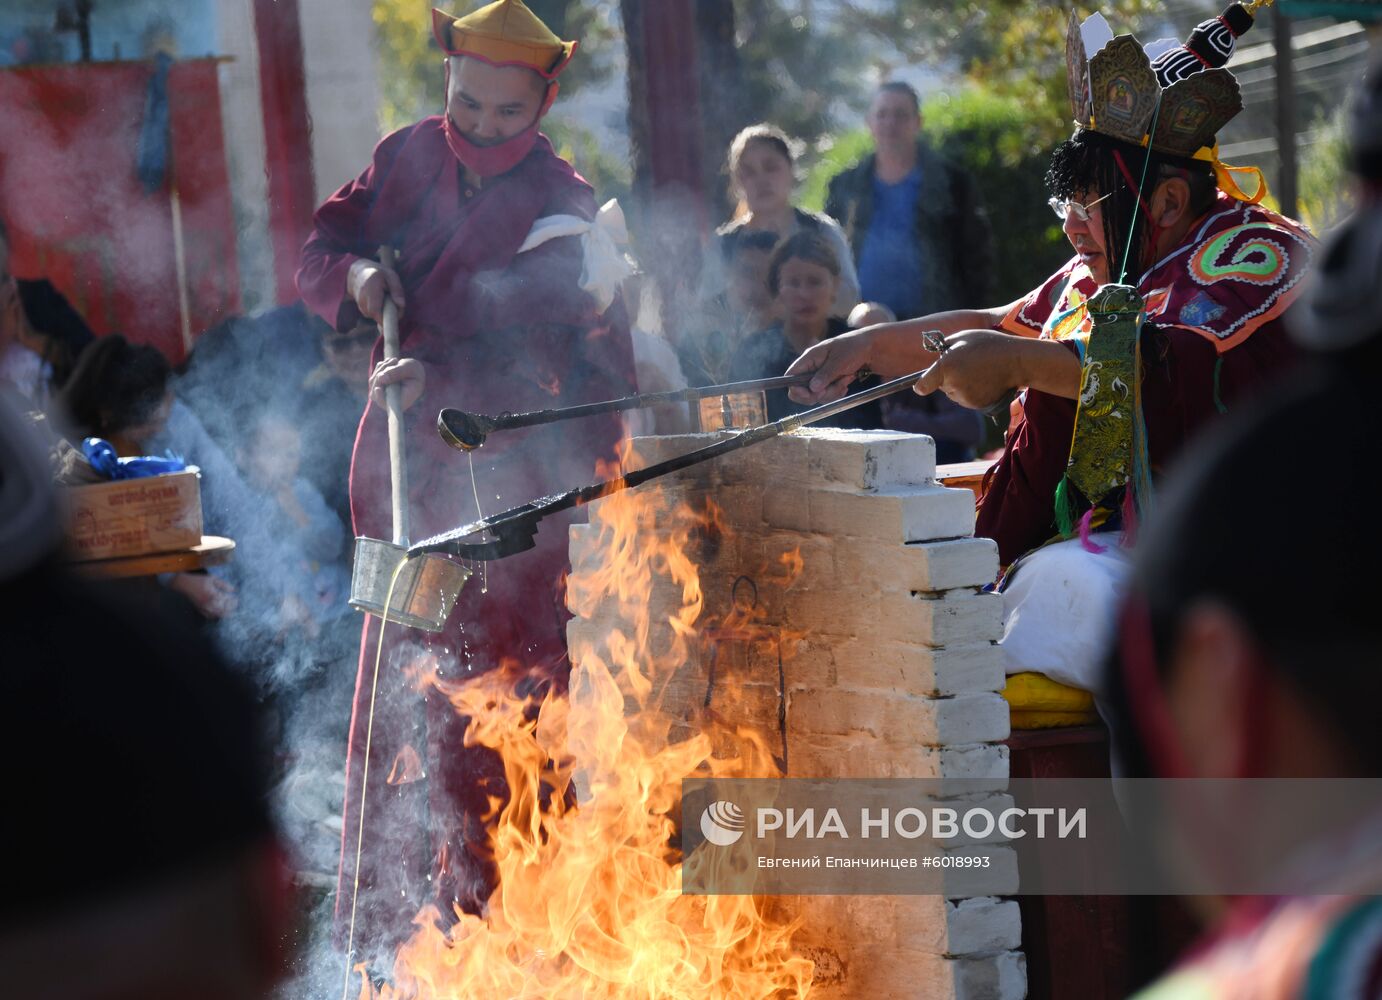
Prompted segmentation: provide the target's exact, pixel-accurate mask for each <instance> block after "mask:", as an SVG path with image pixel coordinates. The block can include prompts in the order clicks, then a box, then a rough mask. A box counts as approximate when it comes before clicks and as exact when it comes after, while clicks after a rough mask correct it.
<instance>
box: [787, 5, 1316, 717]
mask: <svg viewBox="0 0 1382 1000" xmlns="http://www.w3.org/2000/svg"><path fill="white" fill-rule="evenodd" d="M1252 23H1253V14H1252V12H1251V11H1250V10H1249V9H1248V8H1246V7H1244V6H1243V5H1241V4H1238V3H1234V4H1231V5H1230V6H1229V7H1228V8H1227V9H1226V10H1225V12H1224V14H1223V15H1222V16H1221V17H1219V18H1216V19H1213V20H1210V21H1206V22H1203V23H1202V24H1201V25H1199V26H1198V27H1197V28H1196V29H1195V31H1194V32H1193V33H1192V35H1191V37H1190V40H1189V41H1188V42H1187V44H1186V45H1175V44H1173V43H1169V40H1168V42H1167V43H1166V44H1161V45H1158V46H1157V51H1158V52H1159V53H1160V54H1159V55H1158V56H1157V58H1156V60H1155V61H1153V60H1152V58H1151V57H1150V56H1149V55H1148V54H1147V53H1146V52H1145V51H1144V50H1143V48H1142V46H1141V45H1140V43H1139V42H1138V41H1137V39H1136V38H1134V37H1133V36H1131V35H1120V36H1118V37H1117V38H1114V37H1113V33H1112V31H1111V30H1110V29H1109V27H1108V25H1107V23H1106V22H1105V21H1104V20H1103V18H1102V16H1100V15H1097V14H1096V15H1094V16H1093V17H1091V18H1089V19H1087V20H1086V21H1085V22H1084V24H1079V23H1078V22H1077V21H1076V20H1075V19H1074V18H1073V17H1072V18H1071V22H1070V38H1069V42H1068V44H1069V48H1070V51H1071V52H1072V53H1076V54H1077V57H1076V58H1073V59H1072V60H1071V62H1070V67H1071V75H1070V79H1069V86H1070V94H1071V104H1072V107H1073V108H1074V109H1075V111H1076V120H1077V126H1078V127H1077V128H1076V130H1075V133H1074V135H1073V136H1072V137H1071V138H1070V139H1068V140H1066V141H1065V142H1063V143H1061V144H1060V145H1059V146H1058V147H1057V148H1056V150H1055V152H1054V153H1053V155H1052V158H1051V166H1050V169H1049V171H1048V173H1047V181H1048V184H1049V186H1050V188H1051V193H1052V195H1053V198H1052V207H1053V208H1054V209H1055V211H1056V214H1057V215H1058V216H1059V217H1060V218H1061V219H1062V220H1063V222H1064V230H1065V234H1066V237H1067V238H1068V239H1069V240H1070V243H1071V245H1072V246H1073V247H1074V249H1075V252H1076V256H1075V257H1074V258H1072V259H1071V260H1070V261H1069V262H1068V263H1067V264H1066V265H1065V266H1064V267H1062V268H1061V269H1060V270H1059V271H1058V272H1056V273H1055V274H1054V275H1052V276H1051V278H1050V279H1049V280H1048V281H1047V282H1046V283H1045V284H1043V285H1042V286H1041V287H1040V288H1038V289H1035V290H1033V291H1032V292H1031V293H1030V294H1029V295H1027V296H1025V297H1024V298H1022V299H1019V300H1018V301H1017V302H1014V303H1012V304H1011V305H1008V306H1000V307H993V308H987V309H968V310H956V311H951V312H944V313H937V314H932V315H928V316H924V317H922V318H920V319H917V320H914V321H911V322H903V323H898V324H888V325H884V326H877V327H870V328H868V329H864V330H860V331H857V332H855V333H852V334H846V335H845V336H841V337H836V338H834V339H832V340H829V341H826V342H825V343H823V344H821V345H818V346H817V347H815V348H812V349H811V350H810V351H808V352H807V353H806V354H804V355H803V356H802V357H801V358H799V359H798V360H797V361H796V362H795V363H794V364H793V365H792V368H791V372H792V373H793V374H796V373H800V372H814V373H815V378H814V379H813V380H812V382H811V383H810V386H809V387H807V388H804V389H794V390H792V392H793V394H794V395H796V396H797V397H798V398H800V399H801V400H803V401H810V402H822V401H824V400H827V399H833V398H835V397H837V396H839V395H841V393H842V392H843V390H844V387H845V385H846V384H847V383H848V382H849V381H850V380H852V379H853V378H854V377H855V373H856V372H858V371H859V370H860V368H863V367H865V366H867V367H868V368H870V369H871V370H872V371H874V372H877V373H878V374H879V375H882V376H883V377H885V378H893V377H897V376H900V375H905V374H907V373H909V372H913V371H920V370H922V369H926V372H925V374H924V376H923V377H922V378H921V380H920V381H919V382H918V383H917V386H916V391H917V392H919V393H931V392H937V391H939V392H943V393H945V394H946V395H947V396H949V397H950V398H951V399H953V400H955V401H956V402H958V403H961V404H963V405H966V406H970V407H975V408H984V409H989V408H993V407H1004V408H1006V407H1007V405H1008V400H1009V397H1010V395H1011V393H1012V392H1013V391H1015V390H1018V389H1025V397H1024V416H1023V417H1022V418H1020V419H1019V420H1018V422H1017V424H1016V425H1015V426H1014V427H1013V428H1012V429H1011V430H1010V431H1009V433H1008V437H1007V442H1006V444H1005V448H1004V453H1003V456H1002V458H1001V459H1000V460H999V461H998V463H997V465H995V466H994V468H993V469H992V470H991V471H990V472H989V474H988V475H987V476H986V478H985V482H984V492H983V496H982V499H981V500H980V502H979V510H978V519H977V524H976V528H975V532H976V534H978V535H981V536H985V537H988V538H992V539H994V541H995V542H996V543H997V546H998V555H999V562H1000V564H1001V565H1002V566H1004V567H1005V568H1006V571H1005V575H1004V577H1003V580H1002V581H1001V583H1000V589H1001V590H1002V591H1003V592H1004V638H1003V648H1004V651H1005V656H1006V660H1007V669H1008V672H1009V673H1020V672H1027V671H1031V672H1036V673H1041V674H1045V675H1046V676H1047V677H1049V678H1053V679H1054V680H1056V681H1058V682H1061V683H1064V684H1067V685H1071V686H1075V687H1079V688H1083V689H1085V690H1092V691H1095V693H1096V695H1097V693H1098V692H1097V682H1098V676H1099V664H1100V659H1101V656H1102V651H1103V648H1104V644H1105V643H1106V641H1107V635H1108V630H1109V628H1110V624H1111V622H1112V620H1113V614H1114V609H1115V607H1116V601H1117V598H1118V594H1119V591H1120V588H1121V587H1122V585H1123V582H1124V580H1125V579H1126V576H1127V566H1128V563H1127V559H1126V555H1125V546H1127V545H1130V544H1131V543H1132V541H1133V538H1134V536H1135V531H1136V526H1137V520H1138V517H1139V515H1140V513H1142V512H1144V511H1145V510H1146V509H1147V508H1148V506H1149V504H1150V502H1151V489H1152V486H1151V483H1152V478H1153V476H1154V475H1157V474H1158V473H1159V471H1160V469H1161V468H1162V467H1163V466H1164V465H1165V463H1167V462H1168V461H1170V460H1171V459H1172V458H1173V457H1174V456H1175V454H1176V453H1178V452H1179V451H1180V449H1181V448H1182V447H1183V446H1184V445H1185V443H1186V442H1188V441H1189V440H1190V439H1191V438H1192V437H1193V436H1194V435H1195V434H1196V432H1197V431H1199V430H1200V429H1201V428H1202V427H1203V426H1204V425H1206V424H1208V423H1210V422H1212V421H1213V420H1215V419H1216V418H1217V417H1218V416H1219V414H1221V413H1222V412H1224V411H1225V410H1228V409H1232V408H1233V407H1235V406H1236V405H1238V404H1240V403H1241V402H1243V401H1245V400H1247V399H1249V398H1251V397H1252V396H1254V395H1256V394H1259V393H1260V392H1262V391H1263V387H1264V386H1265V385H1266V384H1267V383H1269V382H1270V381H1271V380H1272V379H1273V378H1274V377H1275V376H1277V375H1278V374H1280V373H1281V372H1283V371H1284V370H1286V369H1288V368H1289V367H1290V366H1291V365H1292V364H1293V363H1294V362H1295V360H1296V351H1295V349H1294V348H1293V346H1292V345H1291V343H1290V341H1289V338H1288V337H1287V335H1286V329H1285V326H1284V324H1283V322H1282V315H1283V314H1284V313H1285V312H1286V311H1287V310H1288V309H1289V308H1290V307H1291V305H1292V304H1293V303H1294V302H1295V301H1296V299H1297V298H1298V296H1299V294H1300V291H1301V287H1302V286H1301V279H1302V278H1303V277H1304V275H1305V274H1306V272H1307V270H1308V267H1309V263H1310V260H1311V257H1312V255H1313V253H1314V248H1315V240H1314V238H1313V237H1311V236H1310V235H1309V233H1307V232H1306V231H1305V230H1304V229H1303V228H1302V227H1301V226H1300V225H1298V224H1297V223H1295V222H1292V221H1291V220H1289V219H1286V218H1284V217H1283V216H1281V215H1279V214H1277V213H1275V212H1272V211H1270V210H1268V209H1265V208H1263V207H1261V205H1259V204H1257V202H1258V201H1260V199H1261V197H1262V196H1263V195H1264V194H1265V192H1266V186H1265V182H1264V181H1263V180H1262V178H1261V174H1260V171H1248V172H1256V173H1257V178H1258V185H1257V189H1256V191H1254V192H1253V193H1251V194H1249V193H1247V192H1244V191H1243V190H1242V189H1241V188H1240V187H1239V185H1238V183H1237V181H1236V180H1235V173H1239V174H1241V173H1242V172H1244V169H1245V168H1230V167H1226V166H1225V165H1224V164H1222V163H1221V162H1220V161H1219V160H1218V157H1217V153H1216V152H1215V150H1216V148H1217V146H1216V142H1215V133H1216V132H1217V131H1218V130H1219V129H1220V128H1221V127H1222V126H1223V125H1225V124H1226V123H1227V122H1228V121H1229V120H1230V119H1231V118H1233V116H1234V115H1235V114H1236V113H1237V111H1238V110H1239V108H1241V106H1242V102H1241V99H1240V97H1239V94H1238V85H1237V81H1236V80H1235V79H1234V77H1233V75H1232V74H1231V73H1229V72H1228V71H1227V70H1226V69H1224V68H1222V64H1223V63H1224V62H1225V61H1226V60H1227V58H1228V55H1229V54H1231V52H1232V50H1233V47H1234V42H1235V39H1236V37H1237V36H1238V35H1240V34H1242V33H1243V32H1245V31H1247V30H1248V29H1249V28H1250V27H1251V26H1252ZM1089 52H1093V53H1096V54H1095V55H1094V56H1093V57H1092V59H1089V60H1087V59H1086V57H1085V55H1083V54H1082V53H1089ZM1115 66H1118V67H1123V68H1128V67H1131V68H1130V69H1128V72H1127V74H1124V75H1122V76H1120V77H1119V79H1120V80H1121V81H1122V82H1121V83H1120V85H1119V86H1118V87H1109V88H1107V89H1104V90H1100V89H1099V88H1097V87H1096V88H1091V87H1090V86H1089V84H1088V81H1089V79H1091V78H1096V79H1102V78H1103V76H1102V75H1101V74H1103V75H1107V74H1108V73H1110V72H1113V71H1114V69H1113V68H1114V67H1115ZM1119 72H1121V70H1119ZM1144 143H1145V145H1144ZM1124 282H1126V284H1124ZM931 330H938V331H940V333H942V334H944V335H947V336H946V338H945V348H946V350H945V351H944V353H943V354H940V355H939V356H938V355H937V354H936V353H933V352H932V351H929V350H927V348H926V347H925V346H924V344H923V339H924V336H923V335H924V334H925V333H926V332H927V331H931ZM928 365H929V368H928V367H927V366H928Z"/></svg>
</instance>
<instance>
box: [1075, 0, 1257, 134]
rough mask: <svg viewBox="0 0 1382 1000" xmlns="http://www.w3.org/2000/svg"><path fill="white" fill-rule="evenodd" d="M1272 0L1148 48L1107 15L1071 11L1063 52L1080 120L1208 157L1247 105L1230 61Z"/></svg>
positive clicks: (1233, 9)
mask: <svg viewBox="0 0 1382 1000" xmlns="http://www.w3.org/2000/svg"><path fill="white" fill-rule="evenodd" d="M1271 2H1272V0H1250V2H1248V3H1232V4H1230V5H1229V6H1228V7H1227V8H1225V10H1224V12H1223V13H1222V14H1220V15H1219V16H1218V17H1216V18H1211V19H1210V20H1208V21H1203V22H1201V23H1200V24H1199V25H1197V26H1196V27H1195V30H1194V31H1193V32H1191V34H1190V38H1189V39H1187V40H1186V42H1185V43H1184V44H1181V43H1180V42H1179V41H1177V40H1176V39H1174V38H1162V39H1158V40H1157V41H1155V42H1152V43H1151V44H1149V45H1146V46H1143V45H1142V44H1141V43H1140V42H1138V40H1137V39H1136V38H1134V37H1133V36H1132V35H1119V36H1117V37H1114V34H1113V31H1112V30H1111V29H1110V28H1109V26H1108V22H1107V21H1105V20H1104V17H1103V15H1102V14H1097V13H1096V14H1092V15H1090V16H1089V17H1088V18H1086V19H1085V20H1084V22H1083V23H1081V22H1080V21H1079V20H1077V18H1076V17H1075V13H1074V11H1071V13H1070V27H1069V31H1068V33H1067V34H1066V42H1065V58H1066V68H1067V73H1068V82H1069V85H1070V107H1071V110H1072V111H1073V112H1074V115H1075V122H1076V124H1078V125H1079V126H1080V127H1081V128H1086V129H1090V130H1092V131H1094V132H1099V133H1102V134H1104V135H1108V136H1112V137H1113V138H1115V139H1122V140H1123V141H1125V142H1130V143H1133V144H1134V145H1138V146H1141V145H1146V144H1147V143H1148V142H1150V144H1151V147H1152V149H1154V150H1157V151H1158V152H1164V153H1170V154H1172V155H1174V156H1186V157H1193V156H1195V155H1196V154H1197V153H1200V154H1201V156H1200V158H1201V159H1210V158H1211V156H1212V154H1210V155H1205V154H1204V153H1203V152H1202V151H1207V150H1212V149H1213V147H1214V136H1215V135H1216V134H1217V133H1218V131H1219V129H1221V128H1223V127H1224V125H1226V124H1228V122H1229V121H1230V120H1231V119H1232V118H1233V116H1234V115H1236V114H1238V112H1239V111H1241V110H1242V109H1243V99H1242V97H1241V95H1240V94H1239V92H1238V81H1237V80H1236V79H1234V76H1233V74H1232V73H1230V72H1229V71H1228V70H1226V69H1224V64H1225V63H1227V62H1228V60H1229V57H1230V56H1232V55H1233V49H1234V46H1235V45H1236V43H1237V40H1238V38H1239V36H1241V35H1242V34H1243V33H1244V32H1246V31H1247V30H1248V29H1249V28H1251V27H1252V25H1253V20H1254V17H1255V15H1256V13H1257V9H1258V8H1259V7H1262V6H1265V5H1267V4H1270V3H1271ZM1158 101H1160V105H1161V106H1160V110H1158V109H1157V103H1158ZM1153 129H1155V134H1154V135H1149V132H1151V131H1152V130H1153Z"/></svg>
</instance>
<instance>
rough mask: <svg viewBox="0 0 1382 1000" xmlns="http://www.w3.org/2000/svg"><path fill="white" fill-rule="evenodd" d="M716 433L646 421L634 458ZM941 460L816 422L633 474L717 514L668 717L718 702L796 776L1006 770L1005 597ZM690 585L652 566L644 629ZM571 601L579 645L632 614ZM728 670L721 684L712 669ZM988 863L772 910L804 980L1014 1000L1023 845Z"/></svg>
mask: <svg viewBox="0 0 1382 1000" xmlns="http://www.w3.org/2000/svg"><path fill="white" fill-rule="evenodd" d="M712 440H713V438H711V437H701V436H685V437H673V438H649V439H640V440H638V441H635V442H634V456H633V460H632V462H631V464H632V465H633V466H634V467H639V466H646V465H649V464H652V463H654V462H657V461H660V460H662V459H664V458H668V457H670V456H673V455H679V454H682V453H684V452H688V451H691V450H694V449H695V448H697V447H702V446H704V445H705V444H707V443H709V442H710V441H712ZM934 475H935V447H934V445H933V443H932V442H931V440H930V439H929V438H925V437H917V436H913V435H906V434H896V433H891V432H881V431H878V432H863V431H814V430H808V431H805V432H802V433H799V434H796V435H790V436H786V437H782V438H778V439H775V440H773V441H769V442H767V443H764V444H761V445H756V446H754V447H751V448H748V449H745V450H744V451H741V452H737V453H734V454H732V455H729V456H726V457H725V458H723V459H720V460H717V461H714V462H711V463H707V464H706V465H702V466H698V467H695V468H692V469H689V470H685V471H683V472H681V473H678V474H676V475H674V476H670V477H667V478H665V479H664V480H661V481H660V483H659V485H657V486H648V487H644V488H643V489H645V490H646V489H657V490H659V491H660V496H659V498H658V505H659V514H658V518H659V527H662V526H665V525H664V524H663V519H675V518H677V517H678V516H685V515H680V514H679V511H684V510H686V509H687V508H688V506H689V507H690V508H692V509H694V508H697V507H698V506H700V507H703V506H704V504H705V502H706V500H707V499H708V500H710V501H711V502H713V503H714V505H715V506H716V507H718V508H719V512H720V518H721V522H722V523H723V525H724V528H725V530H724V532H723V533H722V535H720V536H718V537H716V538H715V539H714V540H713V544H708V545H707V546H706V551H705V552H703V553H701V554H700V555H699V557H698V558H697V565H698V569H699V572H700V584H701V587H702V590H703V591H704V595H705V608H704V611H703V613H702V616H701V619H700V622H699V623H698V624H700V625H705V626H706V628H705V630H704V631H703V632H702V634H701V635H700V636H699V638H698V641H696V642H694V643H692V647H693V648H692V650H691V651H690V653H689V654H688V662H687V663H686V664H685V665H684V666H683V667H682V668H681V669H680V670H679V671H678V673H677V675H676V677H675V678H673V680H672V681H671V682H669V683H668V685H667V695H666V697H665V698H664V700H663V702H662V707H663V708H664V709H667V710H669V711H671V712H672V713H673V714H674V715H675V714H678V713H677V709H678V705H681V706H684V708H685V713H684V715H683V716H682V717H685V718H687V719H690V718H691V717H692V716H693V714H694V712H695V709H697V708H699V707H700V706H701V705H705V704H709V705H710V706H711V707H712V708H713V709H714V710H715V711H716V713H717V714H718V715H719V716H720V717H722V718H724V719H726V720H727V721H729V722H731V723H740V724H747V725H751V726H755V727H756V728H758V729H759V730H760V731H762V732H764V733H765V734H769V736H770V739H769V742H774V741H780V744H781V747H782V760H783V762H784V763H785V765H786V774H787V776H789V777H859V778H971V779H991V780H992V781H993V782H994V784H995V788H996V787H997V786H999V785H1001V783H1002V782H1003V781H1004V780H1005V779H1006V778H1007V776H1008V751H1007V748H1006V747H1005V746H1002V745H1001V741H1002V740H1004V739H1006V738H1007V736H1008V731H1009V730H1008V707H1007V703H1006V702H1005V701H1004V700H1003V698H1002V697H1001V695H999V694H998V691H999V690H1000V689H1001V688H1002V687H1003V684H1004V680H1005V678H1004V671H1003V662H1002V658H1001V654H1000V652H999V650H998V647H997V645H996V642H997V640H998V639H999V637H1000V635H1001V620H1000V619H1001V610H1002V602H1001V598H999V597H998V596H996V595H992V594H983V593H980V587H982V586H983V585H984V584H986V583H988V582H989V581H991V580H992V579H993V577H994V575H995V574H996V572H997V566H998V557H997V551H996V547H995V546H994V545H993V543H992V542H990V541H988V540H985V539H976V538H973V537H972V535H973V528H974V496H973V494H972V493H971V492H970V491H969V490H954V489H947V488H945V487H943V486H940V485H938V484H937V483H936V482H935V479H934ZM601 517H602V507H601V504H599V503H597V504H595V505H593V507H592V510H591V522H592V523H591V524H590V525H583V526H578V527H575V528H573V529H572V536H571V537H572V545H571V554H572V565H573V585H579V582H580V576H581V573H582V570H583V567H584V568H586V569H589V568H591V567H593V566H594V565H597V564H598V560H599V558H600V556H601V553H599V552H597V551H595V549H596V548H597V546H598V539H599V537H600V536H599V530H600V519H601ZM667 523H670V521H668V522H667ZM592 560H595V562H592ZM573 589H574V588H573ZM681 596H682V595H681V593H680V591H679V590H677V589H676V588H674V587H672V586H671V585H670V583H667V582H656V581H655V582H654V585H653V586H652V588H651V590H650V592H649V594H648V601H649V602H650V608H651V611H652V615H651V618H652V628H653V630H654V631H655V632H656V631H657V630H658V629H659V628H665V629H667V631H668V637H669V638H670V628H671V627H670V625H667V624H666V618H667V617H668V616H669V615H670V614H672V613H673V612H675V611H676V610H677V609H678V608H680V606H681ZM732 607H738V608H739V609H740V610H741V611H746V612H747V617H748V618H749V620H750V621H751V623H752V626H751V628H749V629H747V630H746V629H743V628H739V629H737V630H735V631H734V633H733V634H732V635H729V636H719V635H717V634H716V633H715V630H714V627H713V623H715V622H718V621H723V620H724V619H725V617H726V616H727V615H728V614H729V612H730V609H731V608H732ZM573 611H575V612H576V613H577V614H578V615H579V616H580V617H577V618H576V619H575V620H573V621H572V623H571V627H570V630H569V637H570V639H571V643H572V651H573V655H574V656H577V657H579V656H580V655H581V654H580V651H581V648H582V646H583V644H584V645H589V644H591V643H598V642H599V641H600V640H601V638H602V636H604V635H606V634H608V633H609V632H610V631H611V630H612V629H616V628H621V629H625V630H627V629H628V628H629V622H628V620H627V619H626V618H625V616H624V614H623V613H622V612H621V609H620V608H618V607H615V606H613V602H612V601H607V602H605V603H604V604H601V605H599V606H598V607H584V608H575V607H573ZM664 611H665V612H666V613H665V614H664V613H663V612H664ZM741 618H742V616H741ZM707 623H711V624H709V625H707ZM653 643H654V645H655V646H656V645H657V643H658V640H657V639H656V638H654V640H653ZM730 674H732V676H733V677H734V680H735V683H734V684H733V685H732V686H729V687H724V688H722V687H719V686H717V676H718V677H723V676H726V675H730ZM722 690H724V691H728V690H732V691H733V695H732V696H731V695H728V694H722V693H721V691H722ZM717 698H718V700H717ZM779 729H780V730H781V731H780V732H779ZM774 745H776V743H774ZM996 860H997V862H998V863H997V864H996V865H995V866H994V870H993V875H992V879H991V888H990V887H986V889H989V891H992V892H993V893H994V895H993V896H986V897H983V898H979V899H965V900H946V899H943V898H941V897H938V896H801V897H780V898H778V899H776V900H774V901H773V903H772V906H773V908H774V910H775V911H777V912H780V913H782V914H783V915H786V916H793V915H800V916H802V917H803V918H804V927H803V929H802V930H801V932H800V933H799V935H798V937H797V939H796V940H797V942H798V945H799V946H800V947H801V948H802V949H803V950H804V951H805V953H806V954H808V955H809V956H810V957H811V958H812V959H813V960H814V961H815V962H816V970H817V971H816V983H815V987H816V988H815V990H814V991H813V994H812V995H813V996H821V997H827V998H833V997H916V998H928V1000H931V998H935V1000H945V998H966V1000H979V998H986V1000H1018V998H1021V997H1023V996H1025V994H1026V974H1025V967H1024V961H1023V957H1022V955H1021V952H1020V951H1019V947H1020V938H1021V934H1020V930H1021V928H1020V922H1019V918H1018V908H1017V903H1016V902H1014V901H1012V900H1003V899H999V898H997V897H998V896H1001V895H1002V894H1004V893H1012V892H1014V891H1015V890H1016V888H1017V868H1016V858H1015V855H1014V854H1013V853H1012V851H1011V849H1001V850H1000V852H999V853H998V856H997V858H996Z"/></svg>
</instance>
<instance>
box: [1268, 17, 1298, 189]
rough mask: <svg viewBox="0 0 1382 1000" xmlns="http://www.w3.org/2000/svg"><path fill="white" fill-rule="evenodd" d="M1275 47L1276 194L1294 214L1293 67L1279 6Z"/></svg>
mask: <svg viewBox="0 0 1382 1000" xmlns="http://www.w3.org/2000/svg"><path fill="white" fill-rule="evenodd" d="M1272 38H1273V42H1274V44H1275V48H1276V149H1277V157H1278V160H1277V163H1278V166H1277V181H1276V196H1277V201H1278V202H1279V203H1280V205H1281V211H1282V214H1283V215H1289V216H1292V217H1294V216H1295V214H1296V209H1297V201H1298V198H1299V192H1298V187H1297V180H1298V177H1299V173H1298V169H1297V163H1296V67H1295V63H1294V61H1293V60H1292V52H1291V19H1290V18H1289V17H1287V16H1286V15H1284V14H1283V13H1282V12H1281V7H1280V6H1279V5H1278V6H1277V7H1275V8H1273V10H1272Z"/></svg>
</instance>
